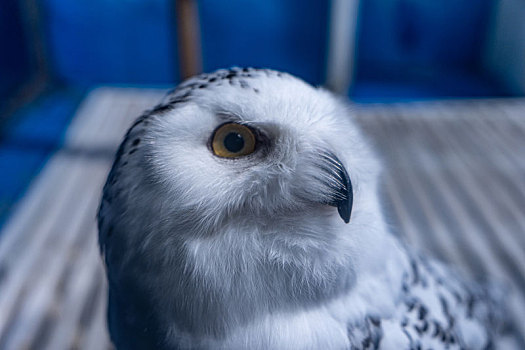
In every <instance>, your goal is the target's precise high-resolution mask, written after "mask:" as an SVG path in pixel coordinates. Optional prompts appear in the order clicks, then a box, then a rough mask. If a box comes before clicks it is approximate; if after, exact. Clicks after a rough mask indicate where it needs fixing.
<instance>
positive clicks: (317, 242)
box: [99, 68, 501, 349]
mask: <svg viewBox="0 0 525 350" xmlns="http://www.w3.org/2000/svg"><path fill="white" fill-rule="evenodd" d="M351 116H352V111H351V109H350V108H349V107H348V105H347V104H346V103H345V102H344V101H342V100H340V99H339V98H337V97H335V96H334V95H332V94H331V93H329V92H327V91H325V90H322V89H316V88H313V87H311V86H309V85H308V84H306V83H304V82H302V81H300V80H298V79H296V78H294V77H292V76H290V75H288V74H284V73H279V72H275V71H271V70H259V69H238V68H234V69H231V70H219V71H217V72H214V73H212V74H203V75H200V76H198V77H195V78H192V79H189V80H188V81H186V82H184V83H182V84H181V85H180V86H179V87H178V88H177V89H176V90H174V91H173V92H172V93H170V94H168V95H167V97H166V99H165V100H164V101H163V102H161V104H159V105H158V106H157V107H155V108H154V109H153V110H151V111H148V112H146V113H145V114H144V115H143V116H142V117H140V118H139V119H137V121H136V122H135V123H134V125H133V126H132V127H131V128H130V130H129V131H128V133H127V135H126V137H125V139H124V141H123V142H122V144H121V146H120V148H119V151H118V153H117V157H116V160H115V163H114V165H113V168H112V170H111V173H110V175H109V177H108V181H107V183H106V186H105V188H104V195H103V199H102V203H101V206H100V211H99V241H100V246H101V250H102V254H103V256H104V260H105V263H106V265H107V274H108V280H109V288H110V290H109V291H110V295H109V310H108V311H109V312H108V321H109V328H110V332H111V338H112V340H113V342H114V343H115V345H116V346H117V348H118V349H147V348H152V349H153V348H155V349H186V348H195V349H376V348H380V349H419V348H421V349H427V348H433V349H439V348H448V349H456V348H458V349H459V348H463V349H485V348H491V347H493V346H495V344H496V342H497V340H498V337H499V335H498V332H499V328H500V319H501V317H500V316H499V314H498V312H497V310H498V307H497V306H496V305H495V302H494V301H493V298H492V297H490V296H489V295H488V293H487V292H486V291H485V289H483V288H481V287H479V286H477V285H474V284H467V283H465V282H463V281H462V280H461V279H460V278H458V277H457V276H455V275H454V274H453V273H452V272H450V271H449V270H447V269H446V268H445V267H443V266H442V265H440V264H439V263H436V262H434V261H427V260H425V259H422V258H420V257H418V256H416V255H415V254H412V253H411V252H410V251H409V250H408V249H407V248H405V247H404V246H402V245H401V244H400V243H399V242H398V240H397V238H396V237H395V236H394V235H393V234H392V233H391V232H389V229H388V227H387V225H386V224H385V221H384V219H383V216H382V213H381V205H380V198H379V197H378V195H377V186H378V175H379V171H380V166H379V163H378V162H377V158H376V157H375V156H374V154H373V153H372V151H371V150H370V148H369V146H368V145H367V142H366V140H365V139H364V138H363V136H362V134H361V132H360V131H359V130H358V128H357V127H356V125H355V124H354V122H353V121H352V118H351ZM231 124H234V125H235V126H236V125H241V127H239V128H243V127H246V128H247V129H248V130H249V131H247V132H248V133H251V134H253V135H254V136H253V137H254V140H255V143H254V149H253V150H251V149H247V148H246V147H247V146H246V144H247V143H249V142H250V140H249V137H244V138H243V137H242V135H244V134H242V132H240V134H239V132H233V133H232V132H230V133H229V134H228V133H226V135H227V137H230V140H229V141H226V139H221V140H219V141H221V142H223V145H222V146H221V145H219V146H221V147H223V146H224V147H226V148H227V150H226V151H227V152H226V153H228V152H230V150H233V151H237V150H238V148H240V147H243V149H244V150H248V151H246V152H249V153H247V154H242V155H240V156H234V157H226V156H224V155H221V156H219V155H218V154H220V153H219V152H218V151H217V149H216V147H218V146H217V144H216V143H214V141H216V138H217V137H218V136H217V135H219V134H221V133H220V132H218V130H219V129H220V128H221V127H223V126H224V125H231ZM235 130H237V129H235ZM243 130H244V129H243ZM232 135H233V136H232ZM239 138H241V139H242V140H241V141H239V140H238V139H239ZM219 143H220V142H219ZM239 154H240V153H239ZM352 201H353V203H352ZM335 207H337V209H336V208H335ZM350 212H351V215H350ZM341 218H342V219H343V220H341ZM348 218H349V223H345V221H348Z"/></svg>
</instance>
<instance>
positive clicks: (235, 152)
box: [211, 123, 256, 158]
mask: <svg viewBox="0 0 525 350" xmlns="http://www.w3.org/2000/svg"><path fill="white" fill-rule="evenodd" d="M255 144H256V138H255V135H254V133H253V131H252V130H251V129H250V128H249V127H247V126H245V125H242V124H238V123H225V124H222V125H220V126H219V127H218V128H217V129H215V131H214V132H213V135H212V141H211V148H212V151H213V153H214V154H215V155H216V156H219V157H223V158H237V157H242V156H246V155H248V154H251V153H253V152H254V151H255Z"/></svg>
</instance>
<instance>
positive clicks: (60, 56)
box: [42, 0, 328, 84]
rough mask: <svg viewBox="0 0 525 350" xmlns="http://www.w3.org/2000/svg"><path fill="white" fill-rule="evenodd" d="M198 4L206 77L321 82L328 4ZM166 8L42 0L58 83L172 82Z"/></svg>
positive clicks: (276, 0)
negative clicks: (248, 73)
mask: <svg viewBox="0 0 525 350" xmlns="http://www.w3.org/2000/svg"><path fill="white" fill-rule="evenodd" d="M198 3H199V10H200V17H201V26H202V46H203V54H204V70H206V71H210V70H213V69H217V68H224V67H229V66H232V65H239V66H257V67H271V68H276V69H282V70H287V71H290V72H292V73H294V74H297V75H299V76H301V77H303V78H305V79H306V80H308V81H310V82H312V83H321V82H322V81H323V78H324V77H323V74H324V60H325V46H326V36H327V33H326V26H327V16H328V2H324V1H318V0H287V1H282V0H265V1H261V0H229V1H214V0H201V1H198ZM172 5H173V4H172V1H170V0H147V1H145V0H120V1H108V0H77V1H64V0H43V1H42V8H43V13H44V23H45V25H46V32H47V36H48V43H49V46H50V53H51V64H52V67H53V69H54V72H55V74H56V76H57V77H58V78H59V79H61V80H63V81H65V82H67V83H73V84H93V83H95V84H103V83H131V84H168V83H173V82H176V81H178V62H177V54H176V44H177V42H176V35H175V26H174V22H173V21H174V19H175V12H174V11H175V10H174V9H173V7H172Z"/></svg>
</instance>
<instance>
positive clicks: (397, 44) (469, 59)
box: [351, 0, 506, 100]
mask: <svg viewBox="0 0 525 350" xmlns="http://www.w3.org/2000/svg"><path fill="white" fill-rule="evenodd" d="M493 5H494V0H477V1H456V0H440V1H434V0H432V1H426V0H367V1H362V2H361V8H360V17H359V31H358V46H357V60H356V67H357V71H356V75H355V76H356V83H355V86H354V90H353V92H352V93H351V95H352V96H353V97H354V98H356V99H371V100H377V99H379V100H391V99H397V100H399V99H401V100H402V99H411V98H431V97H434V98H435V97H460V96H471V97H481V96H502V95H506V91H505V90H504V89H502V87H501V85H499V84H497V83H495V82H494V81H493V80H491V77H487V76H486V74H485V73H484V72H483V71H482V69H481V56H482V50H483V45H484V42H485V39H486V35H487V33H488V30H489V19H490V12H491V10H492V9H493Z"/></svg>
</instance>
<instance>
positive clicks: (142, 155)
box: [102, 68, 378, 238]
mask: <svg viewBox="0 0 525 350" xmlns="http://www.w3.org/2000/svg"><path fill="white" fill-rule="evenodd" d="M126 168H127V169H126ZM377 173H378V166H377V163H376V162H375V161H374V157H373V156H372V155H371V153H370V150H369V147H368V146H367V144H366V142H365V141H364V140H363V137H362V135H361V133H360V132H359V130H358V129H357V127H356V126H355V125H354V122H353V121H352V111H351V109H350V108H349V106H348V105H347V104H346V103H344V102H343V101H342V100H341V99H339V98H338V97H335V96H334V95H333V94H332V93H330V92H328V91H325V90H323V89H320V88H314V87H312V86H310V85H308V84H306V83H305V82H303V81H301V80H299V79H297V78H294V77H292V76H290V75H288V74H284V73H280V72H276V71H271V70H259V69H237V68H235V69H231V70H219V71H216V72H214V73H212V74H203V75H200V76H198V77H195V78H192V79H190V80H188V81H186V82H184V83H182V84H181V85H180V86H179V87H178V88H177V89H176V90H174V91H173V92H172V93H170V94H168V95H167V97H166V98H165V99H164V101H162V102H161V104H159V105H158V106H157V107H155V108H154V109H153V110H151V111H149V112H148V113H147V114H146V115H145V116H144V117H142V118H139V119H138V120H137V121H136V122H135V124H134V125H133V127H132V128H131V129H130V131H129V132H128V134H127V136H126V139H125V141H124V142H123V144H122V145H121V149H120V150H119V156H118V159H117V161H116V163H115V165H114V168H113V171H112V174H111V175H110V179H109V180H108V184H110V183H111V182H113V185H112V187H118V188H120V190H118V191H114V193H116V194H118V195H120V196H121V198H122V199H121V200H120V202H121V203H122V208H120V210H118V213H117V215H120V216H124V215H128V216H130V217H131V222H132V223H133V225H135V227H136V226H141V227H142V226H144V225H146V226H147V227H149V228H152V227H157V228H158V227H159V226H162V227H163V229H166V230H170V229H172V226H173V227H175V226H176V227H177V228H176V231H177V232H178V234H180V235H193V236H195V235H214V234H220V232H221V230H222V229H223V227H225V225H226V226H228V225H229V226H235V227H237V228H239V227H241V228H246V229H247V230H251V232H261V233H268V232H270V233H271V232H274V231H279V230H281V231H282V230H286V231H287V232H289V233H291V234H296V235H298V236H301V235H304V236H307V237H309V238H311V237H312V235H313V232H314V231H316V230H317V231H318V230H319V227H322V228H323V229H326V230H327V231H333V230H331V229H330V228H333V227H335V228H336V230H345V231H348V230H351V228H352V227H356V228H357V227H362V226H363V224H365V225H366V223H365V222H366V221H367V220H369V218H368V219H367V218H366V216H367V213H370V212H372V211H375V210H376V209H377V208H376V207H375V206H376V204H377V203H376V202H377V201H376V194H375V193H376V179H377ZM112 180H113V181H112ZM109 192H111V188H108V185H107V186H106V195H107V196H110V197H111V196H112V194H111V193H109ZM108 193H109V194H108ZM116 194H115V195H116ZM103 205H104V203H103ZM102 211H103V208H102ZM146 218H147V219H146ZM144 221H146V223H144ZM347 223H349V224H348V225H347Z"/></svg>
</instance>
